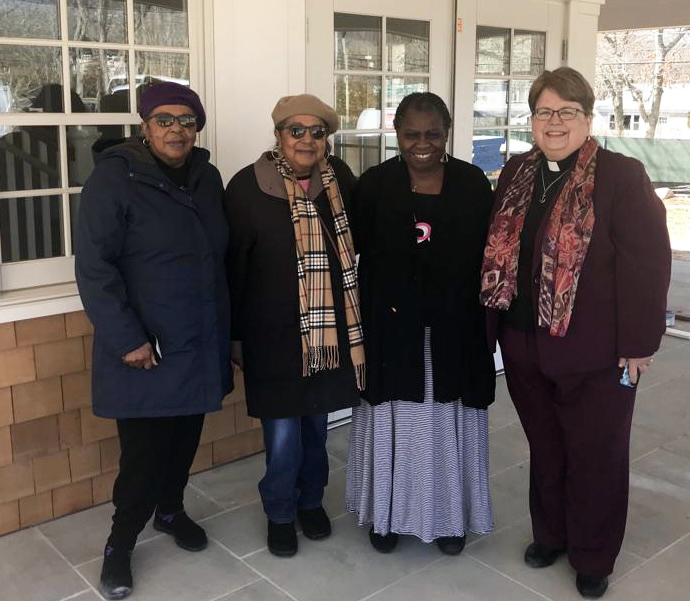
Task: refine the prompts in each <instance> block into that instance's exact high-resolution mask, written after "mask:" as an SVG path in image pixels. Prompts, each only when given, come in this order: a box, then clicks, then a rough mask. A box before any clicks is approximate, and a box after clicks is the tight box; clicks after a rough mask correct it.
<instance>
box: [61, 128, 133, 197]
mask: <svg viewBox="0 0 690 601" xmlns="http://www.w3.org/2000/svg"><path fill="white" fill-rule="evenodd" d="M124 136H125V128H124V126H123V125H99V126H96V125H68V126H67V158H68V160H67V173H68V175H69V185H70V186H83V185H84V182H86V179H87V178H88V177H89V175H91V172H92V171H93V155H92V153H91V147H92V146H93V144H94V142H96V141H106V140H120V139H121V138H124Z"/></svg>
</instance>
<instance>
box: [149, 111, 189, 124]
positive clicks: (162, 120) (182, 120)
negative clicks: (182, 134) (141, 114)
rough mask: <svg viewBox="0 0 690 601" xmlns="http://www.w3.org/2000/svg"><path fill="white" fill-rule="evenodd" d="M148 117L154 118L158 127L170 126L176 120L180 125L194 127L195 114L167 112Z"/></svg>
mask: <svg viewBox="0 0 690 601" xmlns="http://www.w3.org/2000/svg"><path fill="white" fill-rule="evenodd" d="M149 119H155V120H156V125H158V127H170V126H171V125H172V124H173V123H175V121H177V122H178V123H179V124H180V125H181V126H182V127H194V126H195V125H196V116H195V115H178V116H175V115H169V114H168V113H159V114H158V115H152V116H151V117H149Z"/></svg>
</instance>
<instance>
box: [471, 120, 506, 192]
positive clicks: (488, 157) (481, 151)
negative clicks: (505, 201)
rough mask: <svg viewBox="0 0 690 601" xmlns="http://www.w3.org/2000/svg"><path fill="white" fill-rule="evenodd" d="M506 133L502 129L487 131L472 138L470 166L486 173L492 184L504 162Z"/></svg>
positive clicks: (476, 133)
mask: <svg viewBox="0 0 690 601" xmlns="http://www.w3.org/2000/svg"><path fill="white" fill-rule="evenodd" d="M506 139H507V132H506V131H505V130H502V129H494V130H491V129H487V130H483V131H480V132H475V135H474V136H472V164H474V165H477V167H479V168H480V169H482V170H483V171H484V173H486V175H487V177H488V178H489V180H490V181H491V182H492V183H495V182H496V180H497V179H498V175H499V173H500V172H501V169H503V165H505V162H506Z"/></svg>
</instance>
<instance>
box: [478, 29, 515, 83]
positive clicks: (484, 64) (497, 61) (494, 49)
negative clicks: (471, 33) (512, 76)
mask: <svg viewBox="0 0 690 601" xmlns="http://www.w3.org/2000/svg"><path fill="white" fill-rule="evenodd" d="M474 71H475V73H476V74H477V75H508V74H509V73H510V29H502V28H498V27H482V26H480V27H477V54H476V57H475V67H474Z"/></svg>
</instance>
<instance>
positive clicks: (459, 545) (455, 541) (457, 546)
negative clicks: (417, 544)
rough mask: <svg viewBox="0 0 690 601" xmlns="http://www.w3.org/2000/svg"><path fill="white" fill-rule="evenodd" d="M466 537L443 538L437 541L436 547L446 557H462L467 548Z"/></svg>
mask: <svg viewBox="0 0 690 601" xmlns="http://www.w3.org/2000/svg"><path fill="white" fill-rule="evenodd" d="M466 539H467V537H466V536H464V535H463V536H441V537H439V538H437V539H436V545H437V546H438V548H439V549H440V550H441V553H445V554H446V555H460V553H462V550H463V549H464V548H465V540H466Z"/></svg>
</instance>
